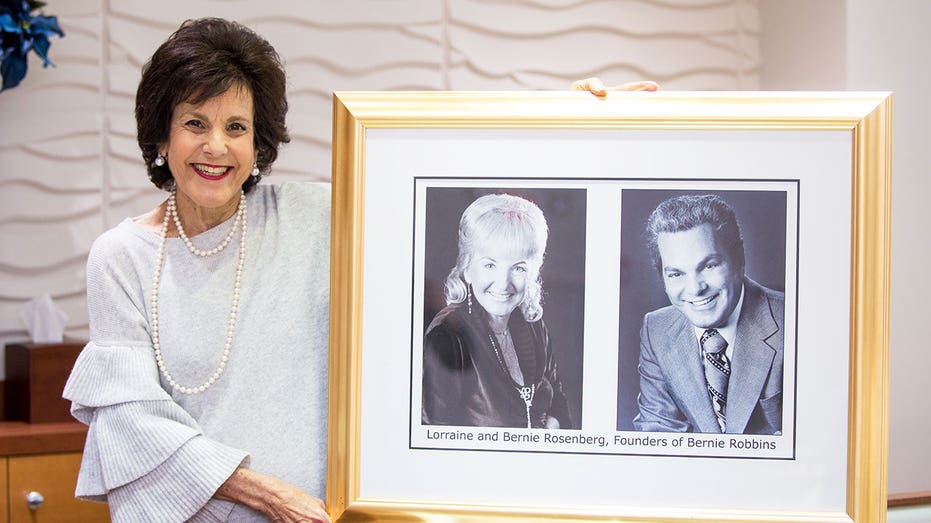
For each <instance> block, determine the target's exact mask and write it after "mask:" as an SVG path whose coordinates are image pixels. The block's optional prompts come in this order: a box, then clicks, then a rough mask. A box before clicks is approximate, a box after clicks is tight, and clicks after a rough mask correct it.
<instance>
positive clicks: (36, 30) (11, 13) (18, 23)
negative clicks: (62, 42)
mask: <svg viewBox="0 0 931 523" xmlns="http://www.w3.org/2000/svg"><path fill="white" fill-rule="evenodd" d="M43 5H45V4H44V3H42V2H37V1H35V0H0V74H2V75H3V87H2V88H0V91H5V90H7V89H10V88H13V87H16V86H17V85H19V83H20V82H21V81H22V79H23V78H24V77H25V76H26V67H27V63H28V60H27V55H28V53H29V51H30V50H32V51H35V52H36V54H37V55H39V57H40V58H42V65H43V66H44V67H48V66H50V65H55V64H53V63H52V61H51V60H49V58H48V50H49V47H51V45H52V43H51V42H49V37H50V36H52V35H53V34H57V35H58V36H65V33H64V31H62V30H61V28H60V27H59V26H58V17H55V16H42V15H32V14H30V12H31V11H33V10H35V9H38V8H40V7H42V6H43Z"/></svg>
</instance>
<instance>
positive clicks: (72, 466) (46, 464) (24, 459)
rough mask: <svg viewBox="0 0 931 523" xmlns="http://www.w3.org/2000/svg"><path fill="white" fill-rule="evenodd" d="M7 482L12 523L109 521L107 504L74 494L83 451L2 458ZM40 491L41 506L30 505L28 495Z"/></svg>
mask: <svg viewBox="0 0 931 523" xmlns="http://www.w3.org/2000/svg"><path fill="white" fill-rule="evenodd" d="M3 462H4V463H3V468H5V469H6V474H3V476H5V478H4V479H6V481H7V485H6V489H5V492H7V493H8V495H7V496H6V500H7V510H8V512H9V519H7V518H6V517H3V510H2V509H0V518H2V519H0V521H9V522H10V523H20V522H22V523H47V522H55V523H69V522H74V523H95V522H108V521H110V513H109V511H108V509H107V505H105V504H101V503H92V502H89V501H81V500H78V499H75V497H74V485H75V482H76V481H77V477H78V469H79V468H80V466H81V453H80V452H68V453H59V454H40V455H27V456H9V457H6V458H3ZM30 492H37V493H39V494H40V495H41V496H42V498H44V499H43V502H42V504H41V506H40V507H38V508H37V509H35V510H32V509H30V508H29V506H28V504H27V501H26V497H27V495H29V493H30Z"/></svg>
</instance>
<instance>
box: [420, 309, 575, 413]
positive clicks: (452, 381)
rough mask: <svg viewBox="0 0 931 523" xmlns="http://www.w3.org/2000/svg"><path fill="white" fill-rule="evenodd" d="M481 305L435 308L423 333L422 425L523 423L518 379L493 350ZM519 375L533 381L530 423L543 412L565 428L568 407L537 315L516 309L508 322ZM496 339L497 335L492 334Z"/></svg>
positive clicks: (541, 323) (546, 338) (547, 340)
mask: <svg viewBox="0 0 931 523" xmlns="http://www.w3.org/2000/svg"><path fill="white" fill-rule="evenodd" d="M486 318H487V313H486V312H485V311H484V309H482V308H481V306H477V304H476V306H473V307H472V314H469V312H468V309H467V308H466V306H465V305H464V304H463V305H451V306H448V307H446V308H444V309H443V310H442V311H440V312H439V313H438V314H437V315H436V317H435V318H434V319H433V321H432V322H431V323H430V326H429V327H427V330H426V333H425V334H424V348H423V409H422V412H421V421H422V422H423V424H425V425H460V426H474V427H523V428H526V427H527V410H526V404H525V402H524V400H522V399H521V397H520V395H519V392H518V390H517V387H518V384H517V383H515V382H514V380H513V379H512V378H511V376H510V375H509V374H508V372H507V369H506V367H505V365H504V363H503V361H502V360H501V359H500V357H499V356H498V355H497V354H496V352H495V346H494V345H493V343H494V342H492V339H493V336H494V335H493V334H492V331H491V328H490V327H489V326H488V321H487V320H486ZM508 329H509V330H510V333H511V338H512V340H513V341H514V348H515V350H516V352H517V357H518V361H519V362H520V368H521V372H522V373H523V375H524V384H525V385H527V386H528V387H529V386H530V385H531V384H533V387H534V389H535V390H534V395H533V403H532V406H531V409H530V420H531V424H532V426H533V427H542V426H543V424H544V422H545V420H546V416H547V415H550V416H553V417H555V418H556V419H558V420H559V424H560V427H561V428H571V427H572V423H571V420H570V418H569V408H568V405H567V403H566V396H565V394H564V393H563V390H562V385H561V384H560V382H559V377H558V375H557V373H556V361H555V360H554V358H553V351H552V349H551V347H550V339H549V335H548V334H547V332H546V326H545V325H544V324H543V321H542V320H541V321H536V322H533V323H528V322H527V321H525V320H524V318H523V315H522V314H521V313H520V311H514V313H512V314H511V318H510V321H509V323H508ZM495 341H497V340H495ZM498 352H500V350H499V351H498Z"/></svg>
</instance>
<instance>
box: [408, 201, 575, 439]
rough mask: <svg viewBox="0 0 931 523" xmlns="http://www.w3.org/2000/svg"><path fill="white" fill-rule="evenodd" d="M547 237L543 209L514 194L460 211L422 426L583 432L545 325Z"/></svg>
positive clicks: (427, 343)
mask: <svg viewBox="0 0 931 523" xmlns="http://www.w3.org/2000/svg"><path fill="white" fill-rule="evenodd" d="M549 234H550V228H549V225H548V223H547V220H546V218H545V216H544V214H543V212H542V211H541V209H540V207H538V206H537V205H536V204H535V203H533V202H531V201H530V200H528V199H525V198H522V197H520V196H515V195H513V194H508V193H506V192H493V193H490V194H485V195H483V196H480V197H478V198H477V199H475V200H474V201H472V202H471V204H469V205H468V207H467V208H466V209H465V211H464V212H463V213H462V215H461V218H460V220H459V229H458V239H457V241H456V243H457V250H456V252H457V255H456V260H455V265H454V267H453V268H452V270H451V271H450V272H449V274H448V276H447V277H446V279H445V283H444V289H443V295H444V298H445V307H443V308H442V309H441V310H440V311H439V312H438V313H436V315H435V316H434V317H433V318H432V320H431V321H430V322H429V324H428V325H427V327H426V329H425V334H424V345H423V389H422V391H423V402H422V410H421V422H422V423H423V424H425V425H458V426H479V427H520V428H547V429H559V428H563V429H565V428H574V427H576V426H577V421H576V420H573V419H572V416H571V414H570V408H569V405H568V401H567V395H566V391H565V390H564V388H563V383H562V381H561V379H560V373H559V370H558V368H559V365H558V362H557V357H556V354H555V352H556V351H557V350H558V349H557V348H556V347H557V345H558V344H557V343H554V341H553V338H552V337H551V336H550V333H549V331H548V329H547V324H546V322H545V321H544V319H543V317H544V304H543V302H544V299H543V298H544V295H545V292H544V288H543V280H542V277H541V269H542V266H543V262H544V256H545V254H546V248H547V241H548V238H549ZM579 345H581V343H579Z"/></svg>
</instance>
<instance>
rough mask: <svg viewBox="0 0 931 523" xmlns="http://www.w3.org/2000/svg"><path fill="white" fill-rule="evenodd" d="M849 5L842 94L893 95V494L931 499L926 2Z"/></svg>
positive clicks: (930, 115)
mask: <svg viewBox="0 0 931 523" xmlns="http://www.w3.org/2000/svg"><path fill="white" fill-rule="evenodd" d="M847 5H848V7H847V26H848V36H847V48H848V51H847V87H848V89H862V90H888V91H894V92H895V95H894V96H895V115H894V122H893V131H892V132H893V136H894V139H895V142H894V145H893V147H894V151H893V155H892V156H893V158H892V162H893V164H892V172H893V174H892V319H891V327H892V337H891V338H892V339H891V353H892V357H891V365H890V376H891V379H890V393H889V491H890V492H893V493H895V492H914V491H931V443H929V442H931V404H929V403H928V396H929V394H928V378H929V376H931V350H929V349H931V345H929V342H928V336H927V333H928V309H929V307H928V297H929V296H931V278H928V277H926V275H925V274H924V269H925V267H927V263H928V261H929V260H931V240H929V238H931V235H929V232H928V231H929V229H928V222H929V220H928V196H929V195H931V177H929V176H928V166H929V165H931V148H929V147H928V140H929V137H931V104H929V102H928V93H931V68H929V64H928V51H929V49H931V32H929V31H928V28H929V27H931V2H928V1H927V0H895V1H891V2H890V1H886V0H847ZM925 515H926V516H927V515H928V514H927V513H925ZM916 521H917V520H916ZM924 521H931V519H925V520H924Z"/></svg>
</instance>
